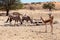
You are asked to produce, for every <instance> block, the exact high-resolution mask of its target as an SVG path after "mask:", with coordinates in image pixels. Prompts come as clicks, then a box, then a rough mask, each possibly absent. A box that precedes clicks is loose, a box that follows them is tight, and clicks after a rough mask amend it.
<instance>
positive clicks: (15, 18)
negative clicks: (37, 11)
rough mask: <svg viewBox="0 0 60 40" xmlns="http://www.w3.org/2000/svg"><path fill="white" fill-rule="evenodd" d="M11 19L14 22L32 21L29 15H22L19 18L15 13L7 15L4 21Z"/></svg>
mask: <svg viewBox="0 0 60 40" xmlns="http://www.w3.org/2000/svg"><path fill="white" fill-rule="evenodd" d="M13 20H14V21H15V23H16V22H18V21H19V22H20V23H21V24H23V22H24V21H26V22H28V21H30V22H31V23H33V21H32V19H31V18H30V16H23V17H22V18H21V17H20V16H19V15H16V16H11V15H9V17H8V19H7V21H6V23H7V22H8V21H9V22H10V23H11V22H12V21H13Z"/></svg>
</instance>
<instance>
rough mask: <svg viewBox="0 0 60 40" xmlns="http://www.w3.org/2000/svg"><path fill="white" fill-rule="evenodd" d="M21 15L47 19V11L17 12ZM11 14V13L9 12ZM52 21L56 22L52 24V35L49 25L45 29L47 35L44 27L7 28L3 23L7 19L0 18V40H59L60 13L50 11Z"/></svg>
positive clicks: (4, 17)
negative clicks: (52, 17)
mask: <svg viewBox="0 0 60 40" xmlns="http://www.w3.org/2000/svg"><path fill="white" fill-rule="evenodd" d="M17 11H18V12H20V13H22V14H25V13H26V14H27V15H29V16H31V18H34V19H39V18H40V16H42V17H43V18H44V19H46V18H47V19H48V15H47V14H48V13H49V12H48V11H44V10H43V11H42V10H34V11H33V10H17ZM10 12H13V11H10ZM52 13H53V14H52V15H53V16H54V21H58V23H57V24H54V25H53V26H54V29H53V33H54V34H53V35H52V34H51V32H50V29H51V28H50V25H48V27H47V31H48V32H47V33H44V31H45V25H40V26H24V25H20V26H13V25H11V26H9V25H6V23H4V22H5V21H6V19H7V17H6V16H0V40H60V11H52Z"/></svg>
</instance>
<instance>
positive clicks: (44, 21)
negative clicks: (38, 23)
mask: <svg viewBox="0 0 60 40" xmlns="http://www.w3.org/2000/svg"><path fill="white" fill-rule="evenodd" d="M41 20H42V21H43V23H44V24H45V26H46V30H45V32H47V23H48V22H49V24H50V26H51V32H53V16H51V14H49V19H48V20H44V19H43V18H42V17H41Z"/></svg>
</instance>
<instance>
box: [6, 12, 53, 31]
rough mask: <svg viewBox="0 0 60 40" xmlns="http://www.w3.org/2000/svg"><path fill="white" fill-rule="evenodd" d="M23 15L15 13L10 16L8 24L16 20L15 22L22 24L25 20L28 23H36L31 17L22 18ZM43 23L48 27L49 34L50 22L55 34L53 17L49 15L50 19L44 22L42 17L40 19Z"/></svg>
mask: <svg viewBox="0 0 60 40" xmlns="http://www.w3.org/2000/svg"><path fill="white" fill-rule="evenodd" d="M21 16H22V14H20V13H18V12H13V15H9V16H8V19H7V21H6V23H7V22H8V21H9V22H10V23H11V22H12V21H13V20H14V21H15V22H17V23H18V22H20V24H23V22H24V20H25V21H26V22H28V21H30V22H31V23H34V22H33V20H32V19H31V18H30V16H26V15H25V16H22V18H21ZM40 18H41V20H42V22H43V23H44V25H45V26H46V30H45V32H47V23H48V22H49V24H50V26H51V32H53V16H52V15H51V14H49V19H48V20H44V19H43V18H42V17H40Z"/></svg>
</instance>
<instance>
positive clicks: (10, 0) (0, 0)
mask: <svg viewBox="0 0 60 40" xmlns="http://www.w3.org/2000/svg"><path fill="white" fill-rule="evenodd" d="M22 6H23V5H22V3H21V2H20V0H0V7H2V8H0V9H4V10H5V11H6V16H7V15H8V14H9V10H11V9H19V8H22Z"/></svg>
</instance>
